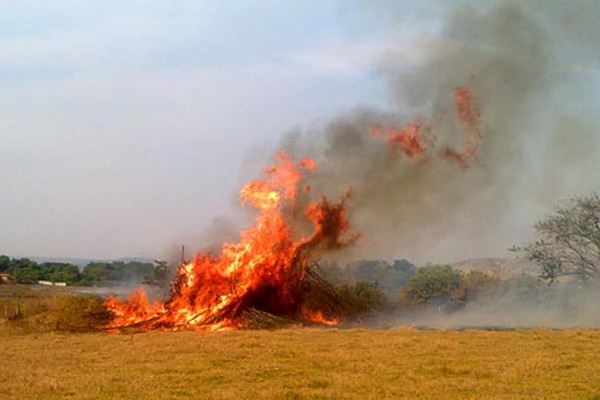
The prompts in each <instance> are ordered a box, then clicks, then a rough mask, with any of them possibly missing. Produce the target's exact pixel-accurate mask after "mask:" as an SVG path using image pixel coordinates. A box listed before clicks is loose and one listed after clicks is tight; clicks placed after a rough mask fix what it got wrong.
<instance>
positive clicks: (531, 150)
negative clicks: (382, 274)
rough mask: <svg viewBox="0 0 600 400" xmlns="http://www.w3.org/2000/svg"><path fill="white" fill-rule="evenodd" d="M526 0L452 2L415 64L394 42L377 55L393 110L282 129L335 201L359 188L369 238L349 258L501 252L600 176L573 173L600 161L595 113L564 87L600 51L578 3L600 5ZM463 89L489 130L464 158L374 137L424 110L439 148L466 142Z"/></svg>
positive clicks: (356, 205) (354, 203)
mask: <svg viewBox="0 0 600 400" xmlns="http://www.w3.org/2000/svg"><path fill="white" fill-rule="evenodd" d="M532 4H534V3H528V5H526V6H520V5H518V4H516V3H514V2H506V3H505V4H502V5H498V3H496V4H495V5H494V6H486V5H485V4H484V5H480V6H479V7H478V8H474V7H465V6H460V7H458V8H455V9H453V10H450V11H449V12H448V15H447V18H446V19H445V22H444V25H443V28H442V30H441V32H440V34H439V35H436V38H430V39H422V43H420V44H419V48H420V49H421V50H420V51H421V54H420V57H419V58H420V60H421V61H420V62H419V63H418V64H417V65H410V66H406V65H404V64H403V60H404V59H403V58H402V57H401V54H400V53H401V52H400V51H399V50H396V49H394V47H393V46H392V48H390V49H389V50H388V51H387V52H386V53H385V54H384V55H383V56H382V58H381V59H380V60H378V64H377V66H378V67H377V70H378V71H379V73H380V74H381V77H382V79H384V80H385V81H386V82H387V84H388V89H389V94H390V99H391V103H390V105H389V106H388V107H386V108H385V110H378V109H373V108H357V109H355V110H353V111H351V112H348V113H346V114H345V115H341V116H338V117H337V118H334V119H333V120H332V121H330V122H329V123H327V124H325V125H324V126H321V127H320V128H318V129H307V130H298V131H295V132H292V133H289V134H287V135H286V136H285V138H284V139H283V143H282V147H283V149H285V151H287V152H289V153H290V154H292V155H293V156H294V157H296V158H301V157H304V156H307V155H308V156H311V157H313V158H314V159H315V161H316V162H317V164H318V165H319V173H318V174H317V175H316V176H314V177H313V178H311V180H312V182H311V185H312V186H313V187H314V190H313V191H312V192H313V193H318V194H325V195H327V196H331V197H333V198H335V197H336V196H339V195H340V194H341V193H343V192H344V191H345V190H346V189H347V188H348V187H352V193H353V196H352V199H351V201H350V202H349V203H348V205H349V207H350V208H351V219H352V224H353V229H354V230H355V231H357V232H360V233H361V234H362V237H363V239H362V241H361V242H360V243H359V244H358V245H357V246H356V247H355V250H354V251H355V253H353V254H352V256H353V257H355V256H368V257H374V256H375V257H383V258H388V259H391V258H394V257H398V256H405V257H408V258H410V259H413V260H416V261H420V262H422V261H453V260H458V259H464V258H467V257H476V256H484V255H486V256H498V255H501V254H503V253H502V252H503V251H504V249H506V248H508V247H510V246H511V245H513V244H515V242H516V241H519V240H523V239H524V238H525V235H526V234H527V233H528V232H529V231H527V227H529V226H531V225H532V224H533V222H534V221H535V218H537V217H539V216H540V215H541V213H542V212H546V211H548V209H549V207H550V206H551V205H553V204H554V203H555V202H556V201H557V200H558V199H559V198H561V197H564V196H570V195H573V194H574V193H577V192H578V191H579V192H586V191H589V190H592V189H593V187H590V185H596V184H598V177H597V176H595V177H594V176H592V177H591V178H588V179H587V180H586V181H580V182H579V183H573V181H572V177H573V176H577V175H579V176H581V175H582V174H583V173H584V172H585V171H589V169H590V168H593V167H594V166H595V164H597V163H594V162H593V161H592V160H591V159H590V156H591V155H592V154H593V153H594V151H595V150H597V149H598V146H597V144H598V141H597V136H598V134H597V130H596V126H597V119H596V118H595V117H592V116H591V112H590V113H586V112H585V108H583V107H582V106H581V105H582V104H585V103H584V100H582V97H583V96H580V97H578V98H568V97H564V96H565V95H568V94H571V95H572V94H573V91H574V90H575V89H574V88H576V87H578V86H577V85H579V84H580V83H581V73H582V72H581V71H584V70H585V71H597V70H595V69H594V68H597V65H598V64H594V63H595V62H596V61H597V60H594V59H592V57H596V56H595V55H596V54H600V52H598V50H599V49H598V47H599V45H598V44H596V43H597V42H594V41H593V40H587V39H586V40H579V39H580V38H583V37H582V36H581V35H580V34H578V33H577V30H582V32H585V34H586V35H587V36H585V38H587V37H591V36H589V35H591V34H595V33H596V29H600V28H592V26H593V24H592V22H593V21H591V20H588V21H584V23H583V24H577V23H576V22H575V21H573V20H572V18H573V15H574V11H573V9H572V7H575V8H576V9H577V14H585V13H586V10H582V7H586V8H587V9H589V11H590V12H592V9H595V8H597V6H595V5H594V3H592V2H580V3H578V4H576V5H574V6H569V8H568V9H566V8H565V6H562V5H561V4H553V3H550V2H540V3H539V5H540V7H539V8H536V7H534V6H533V5H532ZM536 4H537V3H536ZM569 4H571V3H569ZM577 7H579V8H577ZM596 15H598V14H597V13H596ZM559 22H561V25H560V26H557V24H558V23H559ZM592 29H593V32H591V31H590V30H592ZM594 37H597V36H596V35H595V36H594ZM588 55H589V56H588ZM592 55H593V56H592ZM589 73H596V72H589ZM595 79H596V80H597V79H598V78H597V77H596V78H595ZM456 88H468V89H469V90H470V91H471V93H473V96H474V100H475V102H476V104H477V107H478V109H479V110H480V112H481V116H480V122H481V133H482V136H483V137H482V139H481V141H480V143H479V144H478V148H477V154H476V156H475V158H474V159H473V160H471V162H470V163H469V165H470V166H469V168H466V169H465V168H462V167H461V166H460V165H458V164H457V163H452V162H449V160H448V159H447V158H444V157H429V158H428V159H426V160H424V161H423V160H421V161H419V160H415V159H410V158H407V157H404V156H403V155H402V154H400V155H398V156H394V155H393V154H392V153H391V152H390V148H389V146H388V144H387V143H386V141H385V140H381V139H380V138H376V137H373V135H371V131H372V130H373V129H376V128H378V127H382V126H403V125H405V124H407V123H411V122H413V121H425V122H426V123H427V124H428V125H429V126H431V131H432V133H433V136H434V138H433V140H434V142H435V148H436V149H443V148H452V149H460V148H461V147H464V146H465V137H464V132H462V131H461V124H460V121H459V120H458V119H457V118H456V115H455V114H454V113H455V104H454V101H455V100H454V97H453V92H454V90H455V89H456ZM582 110H583V111H582ZM596 167H597V165H596ZM588 175H589V174H588ZM515 231H517V232H518V233H515Z"/></svg>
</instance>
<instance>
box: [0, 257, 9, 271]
mask: <svg viewBox="0 0 600 400" xmlns="http://www.w3.org/2000/svg"><path fill="white" fill-rule="evenodd" d="M9 270H10V257H8V256H4V255H2V256H0V273H3V272H8V271H9Z"/></svg>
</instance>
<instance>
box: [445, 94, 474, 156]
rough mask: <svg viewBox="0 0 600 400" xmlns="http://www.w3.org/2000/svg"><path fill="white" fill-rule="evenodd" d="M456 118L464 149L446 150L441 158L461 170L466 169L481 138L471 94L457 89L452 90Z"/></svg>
mask: <svg viewBox="0 0 600 400" xmlns="http://www.w3.org/2000/svg"><path fill="white" fill-rule="evenodd" d="M454 101H455V105H456V117H457V119H458V122H459V123H460V126H461V130H462V134H463V137H464V143H465V147H464V149H463V150H462V151H460V152H459V151H456V150H454V149H450V148H447V149H445V150H443V151H442V153H441V155H442V157H445V158H448V159H450V160H454V161H456V162H457V163H458V165H460V166H461V167H463V168H468V167H469V163H470V160H471V158H473V157H474V156H475V154H476V152H477V146H478V144H479V143H478V142H479V139H481V138H482V134H481V122H480V120H479V117H480V113H479V109H478V108H477V107H476V106H475V100H474V97H473V93H472V92H471V91H470V90H469V89H467V88H465V87H459V88H456V89H455V90H454Z"/></svg>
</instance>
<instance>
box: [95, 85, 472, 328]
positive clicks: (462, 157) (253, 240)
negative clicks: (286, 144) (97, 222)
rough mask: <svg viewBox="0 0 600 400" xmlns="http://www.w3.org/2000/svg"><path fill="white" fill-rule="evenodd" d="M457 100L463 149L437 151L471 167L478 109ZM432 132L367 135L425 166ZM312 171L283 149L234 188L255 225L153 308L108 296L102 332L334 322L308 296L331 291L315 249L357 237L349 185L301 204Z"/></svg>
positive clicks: (183, 269)
mask: <svg viewBox="0 0 600 400" xmlns="http://www.w3.org/2000/svg"><path fill="white" fill-rule="evenodd" d="M454 100H455V105H456V116H457V119H458V122H459V124H460V127H461V131H462V133H463V138H464V143H465V145H464V149H463V150H462V151H457V150H454V149H450V148H446V149H444V150H442V151H440V152H438V154H439V155H440V156H441V157H443V158H446V159H448V160H452V161H455V162H457V163H458V165H459V166H461V167H463V168H467V167H469V163H470V161H471V159H472V158H473V157H474V156H475V153H476V150H477V147H478V144H479V139H481V137H482V135H481V124H480V121H479V111H478V109H477V107H476V106H475V101H474V98H473V95H472V93H471V92H470V91H469V90H468V89H466V88H462V87H461V88H457V89H456V90H455V92H454ZM432 131H433V128H432V127H431V126H430V125H428V124H426V123H424V122H421V121H414V122H411V123H408V124H406V125H404V126H402V127H394V126H380V127H377V128H374V129H373V130H372V131H371V133H372V134H373V136H377V137H385V138H386V139H387V142H388V144H389V146H390V149H391V151H392V155H393V156H394V157H395V156H396V155H397V154H398V152H402V153H403V154H404V155H405V156H406V157H408V158H415V157H418V158H420V160H421V161H423V162H425V161H427V160H428V159H429V154H430V153H431V152H432V151H433V150H434V149H435V146H434V139H435V137H434V135H433V133H432ZM316 170H317V165H316V163H315V161H314V160H312V159H310V158H306V159H304V160H301V161H300V162H295V161H294V160H293V159H292V158H291V157H290V156H289V155H287V154H286V153H280V154H279V155H278V162H277V163H276V164H275V165H272V166H270V167H267V168H265V169H264V173H265V174H266V177H265V178H263V179H258V180H255V181H252V182H250V183H248V184H247V185H245V186H244V187H243V188H242V189H241V190H240V200H241V202H242V203H243V204H247V205H249V206H251V207H253V208H254V209H256V211H257V217H256V221H255V224H254V225H253V226H252V227H250V228H248V229H247V230H246V231H244V232H242V234H241V237H240V241H239V242H238V243H225V244H223V246H222V249H221V253H220V255H219V256H214V255H211V254H203V253H198V254H197V255H196V256H195V257H194V259H193V260H192V262H190V263H185V264H183V265H181V266H180V267H179V268H178V270H177V274H176V277H175V279H174V281H173V283H172V287H171V295H170V297H169V299H168V300H166V301H164V302H156V303H153V304H150V302H149V301H148V299H147V296H146V294H145V292H144V291H143V290H142V289H140V290H138V291H136V292H134V293H133V294H132V295H131V296H130V297H129V299H128V300H127V301H121V300H119V299H116V298H110V299H108V300H107V302H106V305H107V308H108V309H109V310H110V311H111V312H112V313H113V315H114V318H113V320H112V321H111V322H110V323H109V324H108V325H107V327H106V328H108V329H115V330H118V329H120V328H124V327H131V326H134V327H137V328H139V329H165V330H178V329H198V330H215V329H232V328H240V327H243V326H245V325H246V324H247V321H248V319H249V318H250V317H252V316H254V317H256V318H263V319H264V318H271V317H272V318H283V319H287V320H294V321H297V320H299V319H302V320H305V321H309V322H314V323H319V324H323V325H335V324H337V323H338V322H339V315H336V313H335V311H333V309H334V308H333V307H328V305H327V304H321V303H319V304H317V305H314V304H313V305H310V304H311V302H310V301H305V300H306V299H307V293H309V292H310V291H311V289H314V288H315V287H319V285H321V286H320V287H321V288H322V293H321V295H323V294H324V293H329V295H331V292H332V288H331V287H327V286H326V282H325V281H324V280H323V279H322V278H320V277H319V276H318V274H317V275H315V274H314V272H312V270H311V269H310V265H311V262H313V260H314V258H315V257H316V256H318V254H319V252H320V251H323V250H329V249H335V248H339V247H342V246H346V245H349V244H352V243H354V242H355V241H356V240H358V238H359V236H358V235H353V236H352V235H350V236H349V235H348V231H349V229H350V223H349V221H348V218H347V216H346V206H345V201H346V199H347V198H348V197H350V195H351V193H352V187H350V188H349V189H348V190H347V191H346V193H344V194H343V195H342V196H341V198H340V200H339V201H337V202H332V201H330V200H329V199H327V198H325V197H322V198H321V199H320V200H319V201H317V202H314V203H310V204H308V205H306V206H300V205H299V204H298V203H299V200H298V193H299V188H303V189H304V190H305V191H306V192H310V191H311V186H310V185H309V184H308V183H306V182H304V181H305V175H306V174H307V173H308V174H310V173H312V172H314V171H316ZM301 207H302V208H301ZM311 285H312V286H311ZM334 297H335V296H333V297H331V298H332V299H334ZM333 301H334V302H335V301H339V299H337V300H335V299H334V300H333ZM313 303H314V302H313ZM249 316H250V317H249Z"/></svg>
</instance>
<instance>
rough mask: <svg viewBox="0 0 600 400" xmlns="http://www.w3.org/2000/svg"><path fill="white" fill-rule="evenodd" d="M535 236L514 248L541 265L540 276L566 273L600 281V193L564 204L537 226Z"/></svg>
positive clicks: (550, 277)
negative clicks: (530, 240) (599, 194)
mask: <svg viewBox="0 0 600 400" xmlns="http://www.w3.org/2000/svg"><path fill="white" fill-rule="evenodd" d="M535 232H536V236H537V237H536V239H535V240H534V241H532V242H530V243H527V244H525V245H524V246H519V247H514V248H513V249H512V250H513V251H520V252H523V253H525V255H526V257H527V258H528V259H530V260H532V261H534V262H536V263H538V264H540V265H541V267H542V274H541V276H540V277H541V278H542V279H545V280H548V281H550V282H553V281H554V280H555V279H556V278H558V277H560V276H564V275H573V276H575V277H577V278H578V279H580V280H583V281H589V280H592V281H599V282H600V196H598V194H596V193H594V194H591V195H589V196H585V197H576V198H573V199H570V200H568V201H566V202H564V203H563V204H561V205H560V206H559V207H558V208H557V209H556V210H555V212H554V214H553V215H551V216H549V217H547V218H546V219H544V220H542V221H540V222H538V223H537V224H536V225H535Z"/></svg>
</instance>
